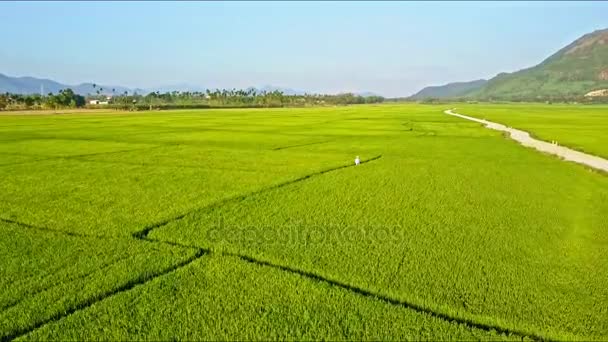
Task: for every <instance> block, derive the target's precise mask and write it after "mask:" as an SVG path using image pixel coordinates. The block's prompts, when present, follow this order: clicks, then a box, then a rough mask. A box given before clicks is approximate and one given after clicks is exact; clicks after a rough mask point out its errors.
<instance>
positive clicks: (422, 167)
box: [0, 104, 608, 341]
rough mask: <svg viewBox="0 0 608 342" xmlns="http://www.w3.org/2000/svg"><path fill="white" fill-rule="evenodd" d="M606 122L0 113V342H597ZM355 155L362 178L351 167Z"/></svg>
mask: <svg viewBox="0 0 608 342" xmlns="http://www.w3.org/2000/svg"><path fill="white" fill-rule="evenodd" d="M449 107H456V108H457V110H456V111H457V112H459V113H462V114H466V115H471V116H475V117H480V118H485V119H488V120H491V121H496V122H500V123H504V124H508V125H510V126H513V127H516V128H520V129H524V130H528V131H529V132H531V133H532V134H534V135H535V136H538V137H540V138H541V139H546V140H552V139H556V140H558V141H560V143H562V144H564V145H568V146H570V147H573V148H576V149H580V150H583V151H585V152H589V153H593V154H597V155H600V156H604V157H607V156H608V148H607V146H608V130H607V129H608V107H601V106H575V105H568V106H566V105H514V104H513V105H512V104H504V105H503V104H494V105H486V104H484V105H481V104H480V105H474V104H466V105H452V106H445V105H444V106H439V105H422V104H382V105H360V106H346V107H321V108H280V109H222V110H211V109H209V110H191V111H184V110H180V111H156V112H131V113H129V112H125V113H116V112H115V113H77V114H64V115H2V116H0V189H1V191H0V232H1V234H0V340H3V341H4V340H36V341H39V340H176V339H180V340H184V339H185V340H269V339H273V340H275V339H276V340H318V339H324V340H606V339H608V319H607V317H608V261H607V260H608V177H607V176H606V174H605V173H601V172H597V171H593V170H591V169H588V168H586V167H584V166H581V165H579V164H574V163H569V162H564V161H562V160H559V159H558V158H556V157H553V156H550V155H546V154H542V153H539V152H537V151H534V150H532V149H527V148H524V147H522V146H521V145H519V144H517V143H516V142H514V141H512V140H510V139H508V138H505V137H504V136H502V135H501V134H500V132H497V131H493V130H489V129H486V128H484V127H482V126H481V125H479V124H477V123H474V122H470V121H467V120H462V119H459V118H456V117H452V116H448V115H445V114H443V111H444V110H445V109H446V108H449ZM356 156H360V158H361V160H362V163H361V165H358V166H355V165H354V159H355V157H356Z"/></svg>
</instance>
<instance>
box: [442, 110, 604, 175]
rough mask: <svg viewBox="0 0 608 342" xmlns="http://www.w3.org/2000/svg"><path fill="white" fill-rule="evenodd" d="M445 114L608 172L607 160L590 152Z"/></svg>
mask: <svg viewBox="0 0 608 342" xmlns="http://www.w3.org/2000/svg"><path fill="white" fill-rule="evenodd" d="M444 113H445V114H448V115H452V116H457V117H459V118H463V119H467V120H471V121H475V122H479V123H481V124H484V125H485V126H486V127H487V128H491V129H495V130H497V131H503V132H508V133H510V135H511V139H513V140H515V141H518V142H519V143H521V144H522V145H524V146H526V147H532V148H534V149H537V150H539V151H542V152H546V153H550V154H553V155H556V156H558V157H561V158H563V159H564V160H568V161H573V162H575V163H579V164H584V165H587V166H589V167H592V168H594V169H598V170H602V171H606V172H608V160H606V159H604V158H600V157H597V156H594V155H591V154H587V153H583V152H579V151H575V150H573V149H570V148H567V147H563V146H559V145H554V144H552V143H548V142H546V141H542V140H537V139H534V138H532V137H531V136H530V134H529V133H528V132H526V131H522V130H519V129H515V128H511V127H507V126H505V125H502V124H498V123H495V122H491V121H487V120H482V119H477V118H473V117H470V116H466V115H462V114H458V113H454V112H453V111H452V109H448V110H446V111H445V112H444Z"/></svg>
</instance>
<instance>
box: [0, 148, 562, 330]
mask: <svg viewBox="0 0 608 342" xmlns="http://www.w3.org/2000/svg"><path fill="white" fill-rule="evenodd" d="M381 157H382V155H378V156H375V157H373V158H370V159H367V160H364V161H362V164H363V163H368V162H371V161H374V160H377V159H380V158H381ZM353 166H355V165H354V164H352V165H351V164H349V165H342V166H338V167H334V168H329V169H326V170H322V171H318V172H314V173H311V174H308V175H305V176H301V177H298V178H296V179H294V180H290V181H286V182H283V183H279V184H276V185H273V186H270V187H266V188H262V189H260V190H257V191H253V192H250V193H247V194H241V195H237V196H233V197H229V198H225V199H223V200H220V201H217V202H215V203H212V204H210V205H207V206H204V207H202V208H197V209H194V210H190V211H188V212H186V213H184V214H181V215H178V216H175V217H173V218H170V219H167V220H163V221H161V222H158V223H155V224H153V225H150V226H148V227H146V228H144V229H143V230H140V231H138V232H135V233H133V234H132V235H131V237H128V236H125V237H112V236H96V235H86V234H80V233H73V232H68V231H62V230H55V229H51V228H46V227H38V226H34V225H30V224H27V223H22V222H18V221H15V220H9V219H2V218H0V221H2V222H6V223H12V224H17V225H19V226H22V227H25V228H30V229H36V230H41V231H47V232H54V233H57V234H65V235H68V236H75V237H81V238H82V237H86V238H100V239H129V240H133V239H135V240H139V241H142V242H146V243H154V244H157V243H159V244H166V245H170V246H174V247H179V248H187V249H192V250H194V251H196V252H195V254H194V255H193V256H191V257H189V258H187V259H186V260H183V261H181V262H179V263H177V264H175V265H172V266H170V267H167V268H165V269H163V270H160V271H157V272H152V273H144V274H143V275H140V276H139V277H137V278H135V279H133V280H130V281H127V282H126V283H125V284H124V285H122V286H120V287H118V288H116V289H114V290H111V291H107V292H104V293H101V294H99V295H97V296H93V297H92V298H89V299H88V300H85V301H83V302H81V303H78V304H76V305H74V306H73V307H71V308H68V309H67V310H65V311H63V312H58V313H56V314H54V315H52V316H51V317H49V318H47V319H44V320H41V321H39V322H36V323H34V324H32V325H31V326H29V327H25V328H22V329H18V330H14V331H12V332H9V333H8V334H6V335H5V336H2V337H0V341H2V342H4V341H11V340H14V339H16V338H19V337H22V336H25V335H27V334H29V333H31V332H33V331H35V330H37V329H39V328H41V327H43V326H45V325H47V324H51V323H54V322H57V321H60V320H61V319H63V318H65V317H68V316H70V315H72V314H75V313H77V312H79V311H82V310H85V309H87V308H89V307H91V306H93V305H94V304H96V303H98V302H101V301H103V300H105V299H108V298H110V297H112V296H114V295H118V294H120V293H123V292H127V291H129V290H132V289H134V288H136V287H138V286H140V285H145V284H146V283H148V282H150V281H153V280H154V279H156V278H159V277H162V276H165V275H168V274H170V273H172V272H175V271H177V270H179V269H180V268H183V267H186V266H188V265H190V264H192V263H193V262H195V261H197V260H199V259H200V258H202V257H203V256H205V255H210V256H212V255H219V256H225V257H234V258H238V259H239V260H241V261H243V262H246V263H249V264H255V265H258V266H261V267H270V268H273V269H276V270H280V271H283V272H286V273H289V274H294V275H298V276H301V277H304V278H306V279H310V280H313V281H316V282H322V283H325V284H328V285H330V286H333V287H336V288H340V289H343V290H346V291H349V292H351V293H354V294H357V295H360V296H363V297H366V298H370V299H374V300H378V301H381V302H384V303H387V304H390V305H394V306H399V307H403V308H406V309H409V310H413V311H415V312H418V313H421V314H425V315H429V316H431V317H435V318H438V319H441V320H443V321H447V322H450V323H453V324H460V325H463V326H465V327H467V328H469V329H479V330H484V331H488V332H492V331H493V332H497V333H500V334H508V335H513V336H518V337H521V338H528V339H532V340H551V339H550V338H548V337H546V336H541V335H538V334H535V333H532V332H528V331H523V330H519V329H516V328H508V327H502V326H498V325H492V324H488V323H483V322H479V321H476V320H475V319H470V318H464V317H457V316H454V315H449V314H446V313H443V312H441V311H437V310H434V309H432V308H428V307H425V306H422V305H419V304H416V303H413V302H408V301H405V300H401V299H397V298H392V297H390V296H387V295H384V294H381V293H376V292H373V291H370V290H367V289H365V288H362V287H358V286H355V285H352V284H349V283H347V282H343V281H340V280H337V279H331V278H328V277H326V276H324V275H321V274H317V273H314V272H311V271H307V270H303V269H299V268H296V267H292V266H287V265H281V264H277V263H274V262H271V261H267V260H262V259H259V258H256V257H253V256H249V255H246V254H241V253H234V252H227V251H217V252H216V251H213V250H212V249H208V248H202V247H199V246H196V245H187V244H182V243H179V242H172V241H164V240H158V239H152V238H149V237H148V235H149V234H150V232H151V231H152V230H154V229H156V228H161V227H163V226H165V225H167V224H169V223H172V222H175V221H179V220H181V219H183V218H184V217H186V216H187V215H189V214H191V213H194V212H198V211H202V210H208V209H213V208H218V207H221V206H222V205H224V204H226V203H230V202H233V201H238V202H240V201H242V200H244V199H246V198H249V197H251V196H255V195H257V194H260V193H264V192H267V191H271V190H275V189H278V188H281V187H285V186H288V185H291V184H294V183H298V182H301V181H304V180H307V179H309V178H311V177H315V176H318V175H322V174H325V173H329V172H333V171H337V170H340V169H344V168H347V167H353Z"/></svg>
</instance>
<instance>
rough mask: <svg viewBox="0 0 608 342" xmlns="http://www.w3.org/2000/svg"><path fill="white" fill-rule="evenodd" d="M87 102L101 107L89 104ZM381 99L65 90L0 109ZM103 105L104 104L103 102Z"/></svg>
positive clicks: (367, 99)
mask: <svg viewBox="0 0 608 342" xmlns="http://www.w3.org/2000/svg"><path fill="white" fill-rule="evenodd" d="M91 100H97V101H99V102H103V104H91V103H90V102H91ZM383 101H384V98H383V97H381V96H360V95H356V94H352V93H344V94H337V95H327V94H303V95H287V94H284V93H283V92H281V91H278V90H275V91H258V90H256V89H245V90H243V89H216V90H206V91H204V92H180V91H173V92H165V93H160V92H152V93H149V94H147V95H140V94H137V93H134V94H129V93H128V92H124V93H122V94H118V95H113V96H106V95H103V94H101V93H100V92H99V91H98V92H97V94H94V95H89V96H87V97H86V98H85V97H84V96H81V95H78V94H75V93H74V92H73V91H72V90H71V89H65V90H62V91H60V92H59V93H58V94H56V95H54V94H51V93H49V94H47V95H45V96H42V95H40V94H31V95H20V94H10V93H5V94H0V110H20V109H64V108H83V107H85V108H112V109H120V110H155V109H179V108H184V109H186V108H241V107H242V108H247V107H249V108H256V107H261V108H264V107H266V108H268V107H307V106H336V105H349V104H364V103H380V102H383ZM106 102H107V103H106Z"/></svg>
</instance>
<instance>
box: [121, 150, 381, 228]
mask: <svg viewBox="0 0 608 342" xmlns="http://www.w3.org/2000/svg"><path fill="white" fill-rule="evenodd" d="M380 158H382V155H378V156H375V157H373V158H370V159H366V160H363V161H361V164H365V163H369V162H372V161H374V160H378V159H380ZM353 166H356V165H355V164H354V163H352V164H348V165H341V166H337V167H333V168H330V169H325V170H321V171H317V172H314V173H311V174H308V175H305V176H301V177H298V178H296V179H293V180H289V181H286V182H282V183H279V184H275V185H272V186H269V187H265V188H262V189H259V190H255V191H253V192H249V193H246V194H240V195H236V196H231V197H227V198H224V199H220V200H219V201H216V202H213V203H211V204H209V205H206V206H204V207H200V208H195V209H192V210H189V211H187V212H185V213H183V214H180V215H177V216H174V217H172V218H169V219H166V220H163V221H160V222H157V223H154V224H151V225H149V226H147V227H145V228H144V229H142V230H140V231H138V232H135V233H133V234H132V236H133V237H135V238H137V239H145V238H146V237H147V236H148V234H150V232H151V231H153V230H154V229H157V228H161V227H164V226H166V225H168V224H169V223H172V222H175V221H179V220H181V219H183V218H184V217H186V216H188V215H189V214H191V213H195V212H199V211H203V210H209V209H213V208H218V207H221V206H222V205H224V204H226V203H230V202H240V201H243V200H244V199H246V198H249V197H251V196H255V195H259V194H261V193H264V192H267V191H271V190H275V189H279V188H282V187H284V186H288V185H291V184H294V183H298V182H302V181H305V180H307V179H309V178H312V177H315V176H320V175H323V174H326V173H329V172H333V171H338V170H341V169H345V168H347V167H353Z"/></svg>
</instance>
